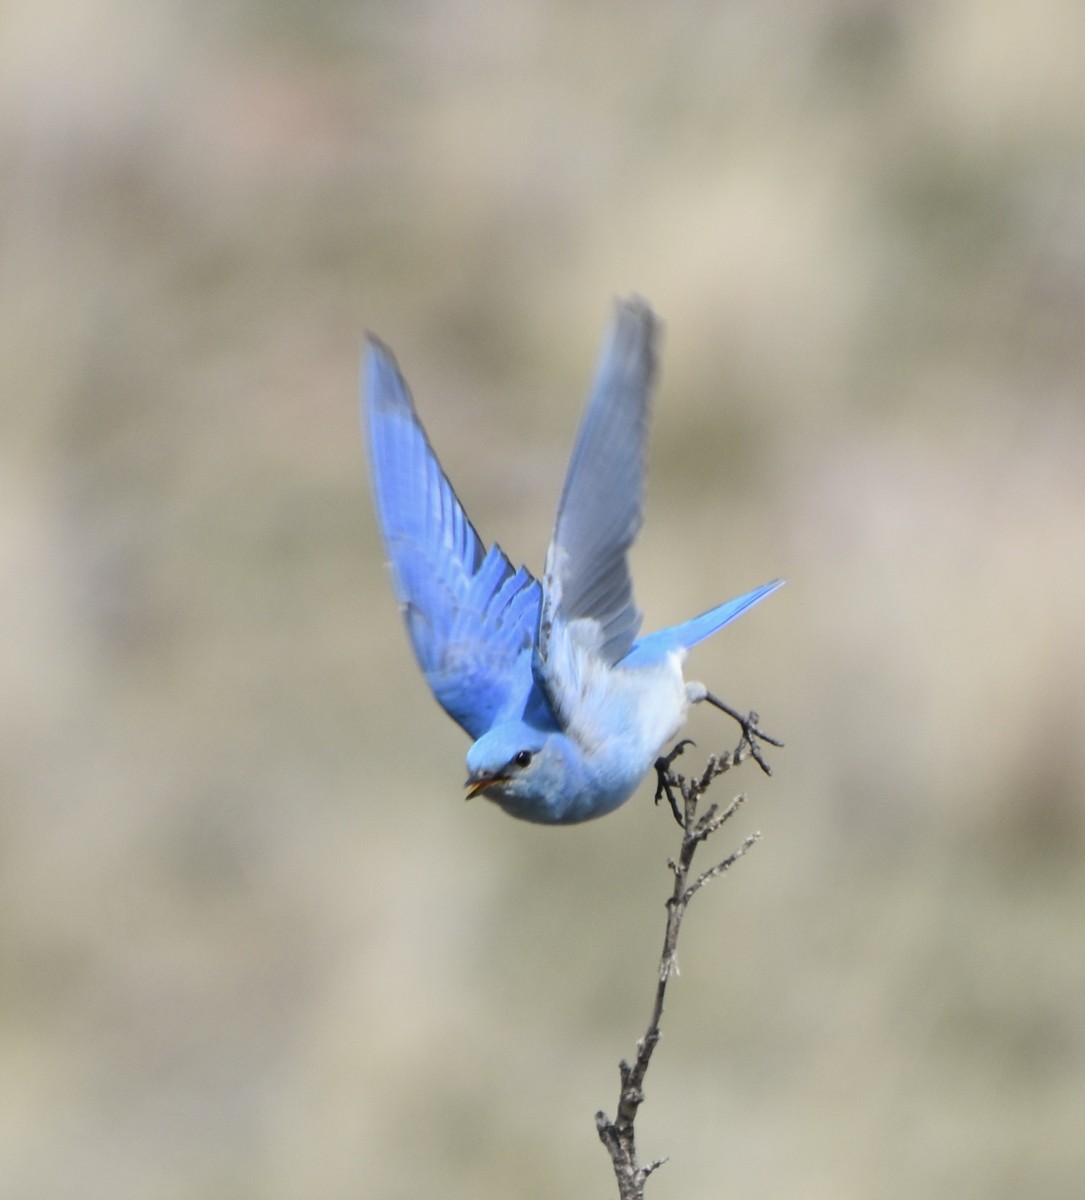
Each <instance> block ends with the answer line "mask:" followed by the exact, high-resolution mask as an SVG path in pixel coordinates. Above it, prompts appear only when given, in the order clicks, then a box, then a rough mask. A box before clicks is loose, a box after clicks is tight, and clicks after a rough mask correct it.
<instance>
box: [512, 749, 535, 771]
mask: <svg viewBox="0 0 1085 1200" xmlns="http://www.w3.org/2000/svg"><path fill="white" fill-rule="evenodd" d="M512 761H513V762H514V763H515V764H516V765H517V766H518V767H529V766H531V751H530V750H521V751H520V753H519V754H517V756H516V757H515V758H514V759H513V760H512Z"/></svg>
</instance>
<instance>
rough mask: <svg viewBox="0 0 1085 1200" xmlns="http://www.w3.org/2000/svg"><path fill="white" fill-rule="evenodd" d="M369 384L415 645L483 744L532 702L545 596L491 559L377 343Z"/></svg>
mask: <svg viewBox="0 0 1085 1200" xmlns="http://www.w3.org/2000/svg"><path fill="white" fill-rule="evenodd" d="M364 380H365V387H364V417H363V419H364V420H365V423H366V425H367V428H368V434H369V465H370V477H371V480H372V484H373V498H374V501H375V504H376V510H377V518H378V521H379V524H380V530H381V535H382V537H383V539H384V544H385V548H386V550H387V553H388V558H389V562H390V566H391V571H392V582H393V586H394V588H395V592H396V596H397V598H398V599H399V603H400V607H401V609H402V611H403V615H404V620H405V621H406V624H407V631H408V633H409V634H410V639H411V644H412V646H413V647H414V652H415V656H416V657H417V659H418V663H419V666H421V668H422V671H423V672H424V674H425V676H426V680H427V682H428V683H429V685H430V687H431V688H432V690H433V694H434V696H435V697H436V699H437V701H438V703H439V704H440V705H441V707H442V708H444V710H445V711H446V712H447V713H448V715H449V716H450V717H452V719H453V720H454V721H456V722H457V724H459V725H461V726H462V727H463V728H464V729H465V730H466V731H467V732H468V733H469V734H470V735H471V736H472V737H473V738H479V737H481V736H482V734H483V733H485V732H486V731H487V730H488V729H489V728H490V727H491V726H492V725H493V724H494V723H495V721H496V720H497V719H498V718H499V717H500V716H501V715H503V714H508V713H511V712H513V711H516V710H519V711H522V710H523V706H524V705H525V704H526V702H527V698H528V693H529V692H530V690H531V688H532V686H533V680H532V675H531V651H532V645H533V642H534V637H535V630H536V628H537V626H538V619H539V606H540V601H541V589H540V587H539V584H538V581H537V580H536V579H535V578H534V576H532V575H531V573H530V572H529V571H527V570H526V569H525V568H524V567H520V568H519V569H515V568H514V567H513V565H512V563H511V562H509V560H508V558H507V557H506V556H505V554H504V553H503V552H502V551H501V548H500V547H499V546H496V545H494V546H491V547H490V549H489V550H485V549H484V547H483V544H482V541H481V539H480V538H479V536H478V533H477V532H476V530H475V528H474V526H473V525H472V524H471V522H470V520H469V519H468V517H467V513H466V512H465V511H464V508H463V505H462V504H461V503H460V501H459V498H458V497H457V496H456V493H455V491H454V490H453V488H452V485H451V484H450V483H449V481H448V478H447V476H446V475H445V473H444V471H443V470H442V469H441V464H440V463H439V462H438V461H437V456H436V455H435V454H434V452H433V449H432V447H431V446H430V444H429V440H428V438H427V437H426V434H425V431H424V430H423V428H422V426H421V424H420V422H419V420H418V416H417V414H416V413H415V410H414V404H413V402H412V401H411V396H410V392H409V391H408V389H407V385H406V384H405V383H404V381H403V378H402V376H401V375H400V373H399V369H398V368H397V366H396V362H395V359H394V358H393V357H392V355H391V353H390V352H389V351H388V350H387V348H386V347H384V346H383V345H382V344H381V343H380V342H378V341H377V340H376V339H375V338H370V339H369V343H368V346H367V349H366V357H365V368H364Z"/></svg>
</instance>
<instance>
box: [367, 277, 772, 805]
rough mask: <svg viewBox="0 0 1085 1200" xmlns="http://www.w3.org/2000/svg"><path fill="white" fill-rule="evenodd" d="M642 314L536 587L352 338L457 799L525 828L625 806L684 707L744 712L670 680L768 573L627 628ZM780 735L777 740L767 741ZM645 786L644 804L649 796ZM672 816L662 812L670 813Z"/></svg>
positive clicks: (604, 362) (393, 550)
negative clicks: (473, 518)
mask: <svg viewBox="0 0 1085 1200" xmlns="http://www.w3.org/2000/svg"><path fill="white" fill-rule="evenodd" d="M657 331H658V321H657V319H656V317H655V314H654V313H653V312H652V310H651V308H649V306H648V305H647V304H646V303H645V302H644V301H642V300H640V299H631V300H626V301H620V302H618V303H617V305H616V307H615V313H614V318H613V321H612V324H611V327H610V330H609V333H608V335H607V338H606V341H605V342H604V345H603V348H602V351H601V353H600V356H599V360H598V363H597V365H596V372H595V380H594V384H593V387H592V391H591V396H590V398H589V401H588V406H587V411H586V412H585V414H584V417H583V420H582V423H581V426H580V431H579V433H578V435H577V440H576V446H575V448H574V450H573V457H572V461H571V462H570V463H569V471H568V474H567V476H566V479H565V487H564V490H563V491H562V494H561V501H560V503H559V504H558V515H557V521H556V523H555V525H554V535H553V538H552V540H551V542H550V548H549V550H548V552H547V555H546V569H545V570H544V572H543V577H542V580H541V582H540V581H539V580H538V579H536V578H535V577H534V576H533V575H532V574H531V573H530V572H529V571H528V570H527V569H526V568H525V567H518V568H514V567H513V565H512V563H511V562H510V561H509V560H508V558H507V557H506V556H505V554H504V553H503V552H502V550H501V548H500V547H499V546H497V545H492V546H490V548H489V549H488V550H487V549H485V548H484V546H483V543H482V541H481V540H480V539H479V536H478V534H477V533H476V532H475V528H474V526H473V525H472V524H471V522H470V520H469V519H468V517H467V514H466V512H464V509H463V505H462V504H460V501H459V499H458V498H457V496H456V493H455V492H454V491H453V490H452V485H451V484H450V483H449V481H448V478H447V477H446V475H445V473H444V471H443V470H442V469H441V465H440V463H439V462H438V461H437V456H436V454H434V452H433V449H432V447H431V446H430V444H429V439H428V438H427V437H426V434H425V431H424V430H423V428H422V425H421V423H420V422H419V420H418V416H417V414H416V413H415V409H414V404H413V402H412V400H411V396H410V393H409V392H408V390H407V386H406V384H405V383H404V381H403V377H402V376H401V375H400V373H399V370H398V368H397V366H396V362H395V359H394V358H393V357H392V355H391V353H390V352H389V351H388V349H387V348H386V347H385V346H384V345H382V344H381V343H380V342H379V341H377V340H376V339H375V338H372V337H371V338H370V339H369V341H368V344H367V348H366V356H365V368H364V375H365V380H364V402H363V420H364V422H365V424H366V425H367V427H368V443H369V465H370V472H371V477H372V484H373V496H374V501H375V504H376V510H377V518H378V521H379V524H380V529H381V534H382V536H383V539H384V545H385V548H386V550H387V554H388V558H389V560H390V566H391V574H392V583H393V586H394V588H395V592H396V596H397V598H398V600H399V604H400V608H401V610H402V612H403V617H404V620H405V621H406V624H407V630H408V633H409V634H410V639H411V643H412V645H413V646H414V652H415V655H416V656H417V658H418V663H419V666H420V667H421V668H422V671H423V673H424V675H425V677H426V681H427V682H428V683H429V685H430V687H431V688H432V690H433V694H434V696H435V697H436V698H437V702H438V703H439V704H440V705H441V707H442V708H443V709H444V710H445V712H447V713H448V715H449V716H450V717H451V718H452V719H453V720H454V721H456V722H457V724H459V725H461V726H462V727H463V728H464V729H465V730H466V731H467V733H468V734H469V735H470V736H471V737H472V738H473V739H474V745H472V746H471V749H470V750H469V751H468V753H467V771H468V776H467V782H466V784H465V786H466V788H467V796H468V798H470V797H472V796H475V795H479V794H481V795H484V796H486V797H488V798H489V799H490V800H493V801H495V802H496V803H497V804H499V805H500V806H501V807H502V808H503V809H504V810H505V811H506V812H507V813H510V814H511V815H512V816H514V817H520V818H522V819H523V820H526V821H537V822H541V823H544V824H572V823H574V822H577V821H587V820H590V819H591V818H593V817H600V816H603V815H604V814H605V813H608V812H611V811H613V810H614V809H615V808H617V807H618V806H619V805H620V804H622V803H624V801H626V800H627V799H629V797H630V796H631V795H632V794H633V792H634V791H635V790H636V788H637V785H638V784H639V783H640V782H641V780H642V779H643V778H644V777H645V775H646V774H647V773H648V771H649V770H650V769H651V767H652V766H653V764H655V765H656V767H657V770H659V771H660V780H661V783H662V781H663V778H664V775H663V770H662V767H663V765H664V763H665V762H667V760H663V759H660V758H659V755H660V754H661V752H662V749H663V747H664V746H665V745H666V744H667V743H668V742H670V741H671V739H672V738H674V737H675V735H676V734H677V733H678V731H679V730H680V729H681V728H682V725H683V723H684V721H685V718H686V713H687V710H688V708H689V706H690V705H691V704H696V703H698V702H699V701H702V700H707V701H709V702H710V703H712V704H714V705H716V706H717V707H718V708H721V709H723V710H724V711H725V712H727V713H729V714H730V715H731V716H732V717H734V718H735V719H736V720H738V721H739V723H740V724H741V725H742V728H743V738H744V740H745V741H746V742H747V743H748V744H749V745H750V747H751V749H752V750H753V752H754V756H755V757H756V758H757V760H758V762H760V763H761V765H762V767H763V768H764V769H765V770H768V767H767V766H766V764H765V763H764V760H763V759H762V758H761V756H760V754H759V753H758V750H757V743H756V740H755V739H757V738H764V739H765V740H766V741H772V740H773V739H771V738H769V737H768V736H767V735H766V734H764V733H762V732H761V731H760V730H759V729H757V727H756V720H757V717H756V714H753V713H751V714H750V715H749V716H748V717H743V716H741V715H739V714H738V713H737V712H736V711H735V710H733V709H731V708H729V707H728V706H727V705H726V704H724V703H723V702H722V701H720V700H719V699H718V698H717V697H715V696H713V695H712V694H711V693H710V692H709V691H708V690H707V689H706V688H705V687H704V685H703V684H700V683H687V682H685V680H684V678H683V674H682V663H683V661H684V659H685V657H686V652H687V651H688V650H689V648H690V647H691V646H694V645H696V643H697V642H700V641H702V640H703V639H704V638H707V637H708V636H709V635H711V634H713V633H715V632H716V631H717V630H718V629H722V628H723V626H724V625H726V624H728V623H729V622H730V621H733V620H734V619H735V618H736V617H737V616H739V614H740V613H743V612H745V611H746V609H748V608H750V607H751V606H752V605H754V604H756V603H757V602H758V601H759V600H763V599H764V598H765V597H766V596H767V595H769V593H770V592H773V591H775V590H776V589H777V588H778V587H780V586H781V584H782V582H783V581H782V580H776V581H774V582H772V583H768V584H765V585H764V586H763V587H759V588H755V589H754V590H753V591H752V592H747V593H746V594H745V595H744V596H739V597H738V598H737V599H734V600H729V601H728V602H727V603H726V604H721V605H720V606H719V607H718V608H713V609H710V610H709V611H708V612H706V613H703V614H702V615H701V616H699V617H694V618H693V620H691V621H686V622H685V623H684V624H682V625H674V626H672V627H671V628H669V629H661V630H659V631H658V632H656V633H650V634H648V635H647V636H645V637H640V638H638V637H637V632H638V630H639V628H640V623H641V614H640V612H639V610H638V609H637V607H636V605H635V603H634V601H633V586H632V581H631V579H630V574H629V562H628V552H629V548H630V546H631V545H632V543H633V540H634V538H635V537H636V535H637V532H638V531H639V529H640V526H641V522H642V519H643V509H644V468H645V448H646V440H647V432H648V408H649V392H650V389H651V385H652V380H653V376H654V374H655V344H656V338H657ZM774 744H779V743H774ZM659 794H660V793H659V792H657V797H656V798H657V800H658V798H659ZM676 815H677V814H676Z"/></svg>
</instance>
